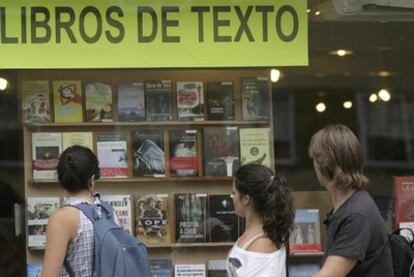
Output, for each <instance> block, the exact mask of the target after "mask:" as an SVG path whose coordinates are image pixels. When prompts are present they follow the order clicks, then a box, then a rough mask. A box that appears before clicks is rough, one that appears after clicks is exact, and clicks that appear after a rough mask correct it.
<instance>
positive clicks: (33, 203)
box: [27, 197, 60, 248]
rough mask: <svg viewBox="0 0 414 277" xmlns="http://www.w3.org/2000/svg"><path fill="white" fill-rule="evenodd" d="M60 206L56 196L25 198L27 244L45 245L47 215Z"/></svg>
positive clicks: (41, 246)
mask: <svg viewBox="0 0 414 277" xmlns="http://www.w3.org/2000/svg"><path fill="white" fill-rule="evenodd" d="M59 207H60V200H59V198H58V197H28V198H27V234H28V238H27V246H28V247H33V248H44V247H45V246H46V233H47V223H48V220H49V217H50V216H51V215H52V213H53V212H54V211H56V210H57V209H58V208H59Z"/></svg>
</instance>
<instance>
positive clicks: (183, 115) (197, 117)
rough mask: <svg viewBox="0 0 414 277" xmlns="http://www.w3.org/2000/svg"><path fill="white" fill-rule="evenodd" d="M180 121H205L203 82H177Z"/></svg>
mask: <svg viewBox="0 0 414 277" xmlns="http://www.w3.org/2000/svg"><path fill="white" fill-rule="evenodd" d="M177 113H178V120H183V121H186V120H193V121H202V120H204V92H203V82H177Z"/></svg>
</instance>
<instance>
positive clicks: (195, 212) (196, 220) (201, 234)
mask: <svg viewBox="0 0 414 277" xmlns="http://www.w3.org/2000/svg"><path fill="white" fill-rule="evenodd" d="M175 209H176V210H175V215H176V224H175V226H176V241H177V242H178V243H197V242H206V241H207V239H206V235H207V234H206V229H207V193H177V194H176V195H175Z"/></svg>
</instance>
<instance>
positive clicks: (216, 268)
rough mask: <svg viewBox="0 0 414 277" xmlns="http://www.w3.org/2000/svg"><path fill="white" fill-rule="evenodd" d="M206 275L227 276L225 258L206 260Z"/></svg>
mask: <svg viewBox="0 0 414 277" xmlns="http://www.w3.org/2000/svg"><path fill="white" fill-rule="evenodd" d="M207 276H208V277H227V276H228V274H227V261H226V260H208V262H207Z"/></svg>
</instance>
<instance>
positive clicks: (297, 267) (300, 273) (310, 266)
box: [289, 261, 321, 277]
mask: <svg viewBox="0 0 414 277" xmlns="http://www.w3.org/2000/svg"><path fill="white" fill-rule="evenodd" d="M320 269H321V266H320V263H319V262H310V261H306V262H305V261H301V262H300V263H289V277H309V276H313V275H314V274H316V273H318V272H319V270H320Z"/></svg>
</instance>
